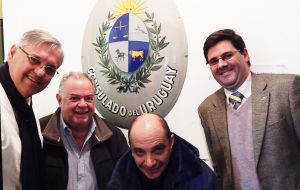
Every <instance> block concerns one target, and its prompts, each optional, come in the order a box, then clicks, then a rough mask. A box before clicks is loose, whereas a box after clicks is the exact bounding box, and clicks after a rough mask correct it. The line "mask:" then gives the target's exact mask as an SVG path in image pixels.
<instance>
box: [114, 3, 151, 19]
mask: <svg viewBox="0 0 300 190" xmlns="http://www.w3.org/2000/svg"><path fill="white" fill-rule="evenodd" d="M144 9H146V8H145V7H144V2H141V1H139V0H124V1H121V2H118V4H117V5H116V11H115V12H116V16H121V15H123V14H126V13H132V14H142V13H143V10H144Z"/></svg>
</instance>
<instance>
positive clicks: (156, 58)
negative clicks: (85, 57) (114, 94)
mask: <svg viewBox="0 0 300 190" xmlns="http://www.w3.org/2000/svg"><path fill="white" fill-rule="evenodd" d="M145 15H146V17H147V18H146V20H144V23H146V27H147V30H148V32H150V47H151V50H152V53H151V55H149V56H148V57H147V59H146V60H145V63H144V65H143V66H141V67H140V68H139V69H138V70H137V71H136V72H135V73H133V74H129V75H128V74H125V73H123V74H122V73H121V71H120V70H119V69H118V68H117V67H116V66H115V65H111V64H109V62H110V58H109V55H108V48H109V43H108V42H107V38H106V35H107V32H108V30H109V29H110V28H111V27H112V22H113V20H114V19H115V16H114V15H113V14H111V13H110V12H109V13H108V17H107V21H105V22H103V23H102V25H101V27H99V36H97V37H96V43H92V44H93V45H94V46H95V47H96V48H95V50H96V51H97V53H98V54H99V62H98V63H99V64H100V65H101V66H102V67H103V68H104V69H103V70H100V72H102V73H103V75H104V76H106V78H108V80H107V82H109V83H110V84H112V85H115V84H118V85H119V86H118V87H117V90H118V92H119V93H122V92H124V93H127V92H130V93H139V91H140V89H141V87H142V88H145V83H149V82H151V80H149V79H148V78H149V77H150V76H151V72H152V71H157V70H159V69H160V68H161V67H162V65H160V63H161V62H162V61H163V59H164V56H160V54H159V52H160V51H161V50H162V49H164V48H166V47H167V46H168V45H169V43H170V42H165V40H166V36H164V37H162V38H161V35H160V33H161V24H159V25H158V24H157V22H156V21H155V20H154V13H152V14H149V13H147V12H145Z"/></svg>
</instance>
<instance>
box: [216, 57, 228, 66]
mask: <svg viewBox="0 0 300 190" xmlns="http://www.w3.org/2000/svg"><path fill="white" fill-rule="evenodd" d="M227 65H228V62H227V61H224V60H223V59H221V58H219V60H218V64H217V67H218V69H219V68H222V67H226V66H227Z"/></svg>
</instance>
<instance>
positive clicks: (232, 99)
mask: <svg viewBox="0 0 300 190" xmlns="http://www.w3.org/2000/svg"><path fill="white" fill-rule="evenodd" d="M243 98H244V96H243V94H241V93H240V92H234V93H232V94H231V95H230V96H229V103H230V104H232V105H233V109H235V110H237V109H238V107H239V106H240V105H241V103H242V100H243Z"/></svg>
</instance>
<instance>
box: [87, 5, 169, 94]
mask: <svg viewBox="0 0 300 190" xmlns="http://www.w3.org/2000/svg"><path fill="white" fill-rule="evenodd" d="M145 9H146V8H145V7H144V3H142V2H140V1H138V0H126V1H122V2H119V3H118V4H117V6H116V11H114V12H109V13H108V16H107V20H106V21H104V22H102V24H101V26H100V27H99V35H98V36H97V37H96V42H93V45H94V46H95V50H96V52H97V53H98V56H99V61H98V63H99V64H100V65H101V67H102V68H103V69H101V70H100V72H101V73H102V75H103V76H105V77H106V78H107V82H108V83H109V84H110V85H117V86H116V90H117V92H119V93H139V92H140V91H141V90H142V88H146V83H150V82H152V81H151V80H150V79H149V77H150V76H151V72H154V71H157V70H159V69H160V68H161V67H162V65H161V63H162V61H163V60H164V56H162V55H161V53H160V51H161V50H163V49H164V48H166V47H167V46H168V45H169V43H170V42H166V36H162V34H161V29H162V26H161V24H159V23H158V22H157V21H156V20H155V18H154V16H155V15H154V13H149V12H147V11H145Z"/></svg>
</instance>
